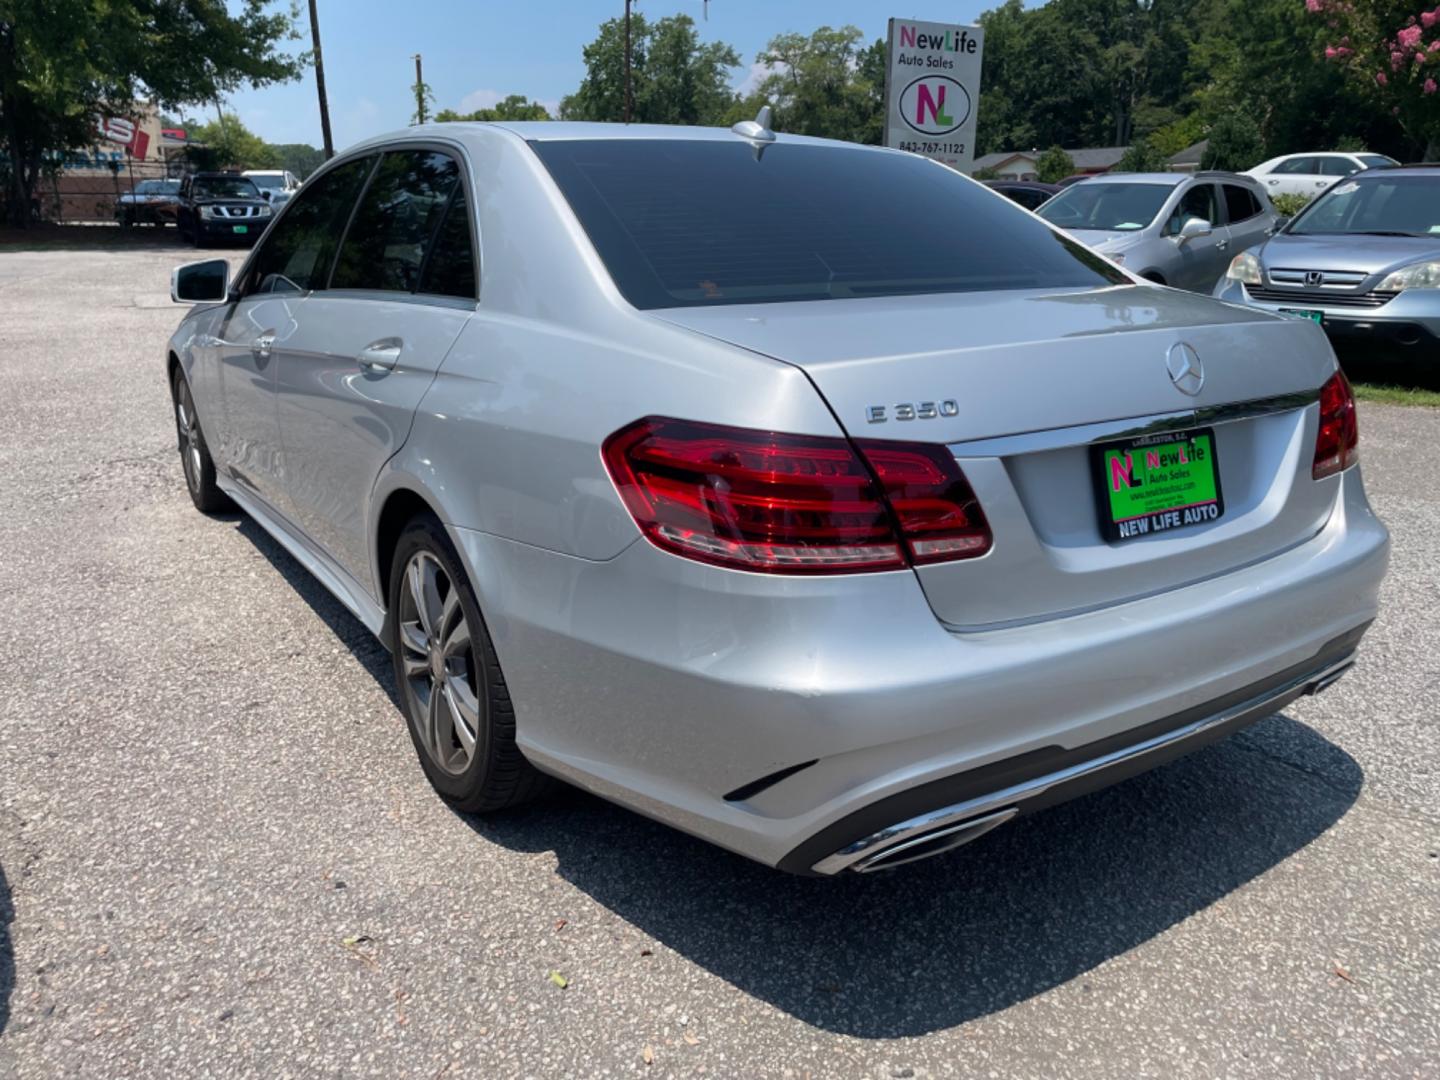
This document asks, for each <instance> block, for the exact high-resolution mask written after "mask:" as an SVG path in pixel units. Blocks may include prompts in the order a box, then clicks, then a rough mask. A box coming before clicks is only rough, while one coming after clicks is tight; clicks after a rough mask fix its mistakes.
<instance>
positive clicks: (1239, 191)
mask: <svg viewBox="0 0 1440 1080" xmlns="http://www.w3.org/2000/svg"><path fill="white" fill-rule="evenodd" d="M1224 188H1225V212H1226V214H1227V215H1228V216H1229V219H1230V223H1231V224H1232V225H1233V224H1234V223H1235V222H1237V221H1249V220H1250V219H1251V218H1253V217H1254V216H1255V215H1256V214H1259V213H1260V212H1261V210H1262V207H1261V206H1260V200H1259V199H1257V198H1256V197H1255V193H1254V192H1252V191H1251V190H1250V189H1249V188H1244V187H1241V186H1240V185H1239V184H1226V185H1224Z"/></svg>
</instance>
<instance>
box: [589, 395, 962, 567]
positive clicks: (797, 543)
mask: <svg viewBox="0 0 1440 1080" xmlns="http://www.w3.org/2000/svg"><path fill="white" fill-rule="evenodd" d="M859 446H860V450H861V453H863V455H864V460H862V458H861V455H860V454H859V453H857V452H856V450H855V447H854V446H853V445H852V444H851V443H850V442H849V441H847V440H846V439H843V438H830V437H824V436H812V435H784V434H778V433H776V432H771V431H751V430H748V429H743V428H733V427H720V426H717V425H710V424H697V423H692V422H690V421H686V420H670V419H666V418H663V417H649V418H647V419H644V420H638V421H636V422H635V423H633V424H630V425H629V426H628V427H625V428H622V429H621V430H619V431H617V432H616V433H615V434H614V435H611V436H610V438H608V439H607V440H606V441H605V446H604V450H603V453H604V459H605V466H606V468H607V469H608V470H609V472H610V476H611V478H612V479H613V480H614V481H615V486H616V488H617V489H618V490H619V492H620V496H621V498H622V499H623V500H624V502H625V506H626V508H627V509H629V511H630V513H631V515H632V516H633V517H634V518H635V522H636V524H638V525H639V526H640V529H641V531H642V532H644V534H645V535H646V536H647V537H648V538H649V539H650V541H651V542H652V543H654V544H655V545H656V546H657V547H660V548H663V549H664V550H666V551H671V552H674V553H675V554H677V555H683V556H685V557H687V558H691V559H698V560H700V561H701V562H708V563H714V564H716V565H719V566H730V567H738V568H740V569H745V570H756V571H762V572H767V573H782V574H827V573H829V574H833V573H845V572H855V571H864V570H895V569H900V568H902V567H904V566H906V565H908V564H909V563H911V562H914V563H925V562H937V561H942V560H946V559H961V558H971V557H974V556H976V555H983V554H984V553H985V552H986V551H988V550H989V548H990V531H989V528H988V526H987V525H986V523H985V517H984V514H983V513H982V512H981V510H980V507H979V505H978V503H977V502H976V500H975V496H974V493H973V492H972V491H971V490H970V486H969V485H968V484H967V483H966V481H965V477H964V476H963V474H962V473H961V472H960V467H959V466H958V465H957V464H956V463H955V459H954V458H953V457H952V456H950V455H949V454H948V453H946V452H945V450H944V448H943V447H935V446H928V445H924V444H910V443H890V442H864V443H860V444H859ZM897 528H898V530H899V531H898V533H897Z"/></svg>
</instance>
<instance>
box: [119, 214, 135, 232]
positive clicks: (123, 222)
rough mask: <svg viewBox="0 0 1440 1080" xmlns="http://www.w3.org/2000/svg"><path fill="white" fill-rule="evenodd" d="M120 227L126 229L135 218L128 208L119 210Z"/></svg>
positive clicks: (133, 222)
mask: <svg viewBox="0 0 1440 1080" xmlns="http://www.w3.org/2000/svg"><path fill="white" fill-rule="evenodd" d="M119 220H120V228H122V229H128V228H130V226H132V225H134V224H135V219H134V218H132V217H131V216H130V211H129V210H121V211H120V219H119Z"/></svg>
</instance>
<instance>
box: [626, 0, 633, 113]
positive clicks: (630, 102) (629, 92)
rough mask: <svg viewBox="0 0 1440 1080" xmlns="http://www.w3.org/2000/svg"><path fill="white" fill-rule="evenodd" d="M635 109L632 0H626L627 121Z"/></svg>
mask: <svg viewBox="0 0 1440 1080" xmlns="http://www.w3.org/2000/svg"><path fill="white" fill-rule="evenodd" d="M634 109H635V93H634V90H633V88H632V87H631V82H630V0H625V123H627V124H628V123H630V114H631V113H632V112H633V111H634Z"/></svg>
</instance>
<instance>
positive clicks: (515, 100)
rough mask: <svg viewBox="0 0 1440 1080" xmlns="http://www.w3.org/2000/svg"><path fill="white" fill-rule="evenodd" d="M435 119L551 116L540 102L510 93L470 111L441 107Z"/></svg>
mask: <svg viewBox="0 0 1440 1080" xmlns="http://www.w3.org/2000/svg"><path fill="white" fill-rule="evenodd" d="M435 119H436V120H437V121H438V122H440V123H448V122H453V121H456V120H470V121H482V122H483V121H489V120H549V119H551V117H550V110H549V109H547V108H545V106H544V105H541V104H540V102H538V101H531V100H530V99H529V98H527V97H526V96H525V95H524V94H511V95H510V96H509V97H506V98H503V99H502V100H500V101H497V102H496V103H495V104H494V105H492V106H491V107H490V108H488V109H476V110H475V111H474V112H470V113H458V112H455V111H454V110H453V109H441V110H440V111H439V112H438V113H436V114H435Z"/></svg>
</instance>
